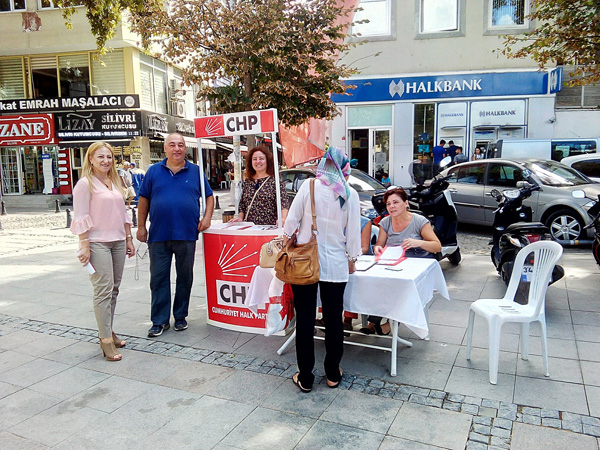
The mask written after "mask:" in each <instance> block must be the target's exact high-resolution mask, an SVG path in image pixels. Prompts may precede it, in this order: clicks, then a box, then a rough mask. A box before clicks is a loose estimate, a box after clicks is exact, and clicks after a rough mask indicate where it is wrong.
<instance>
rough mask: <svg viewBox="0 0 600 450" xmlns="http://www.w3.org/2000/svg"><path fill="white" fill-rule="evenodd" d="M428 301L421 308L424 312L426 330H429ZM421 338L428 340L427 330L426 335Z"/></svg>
mask: <svg viewBox="0 0 600 450" xmlns="http://www.w3.org/2000/svg"><path fill="white" fill-rule="evenodd" d="M430 303H431V302H430ZM430 303H427V304H426V305H425V308H423V311H424V312H425V323H426V324H427V329H428V330H429V304H430ZM423 339H424V340H426V341H428V340H429V332H428V333H427V336H425V337H424V338H423Z"/></svg>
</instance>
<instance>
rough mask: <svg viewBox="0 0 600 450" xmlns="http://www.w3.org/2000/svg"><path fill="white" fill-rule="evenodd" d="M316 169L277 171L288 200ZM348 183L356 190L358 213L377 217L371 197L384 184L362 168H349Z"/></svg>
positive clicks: (313, 174)
mask: <svg viewBox="0 0 600 450" xmlns="http://www.w3.org/2000/svg"><path fill="white" fill-rule="evenodd" d="M316 170H317V166H307V167H298V168H294V169H285V170H282V171H281V172H280V173H279V176H280V177H281V179H282V180H283V181H284V182H285V190H286V192H287V194H288V197H289V198H290V201H292V200H293V199H294V197H295V196H296V192H298V189H300V186H301V185H302V183H304V182H305V181H306V180H308V179H309V178H313V177H314V176H315V173H316ZM348 184H349V185H350V186H352V187H353V188H354V189H355V190H356V192H358V197H359V199H360V213H361V214H362V215H363V216H365V217H368V218H369V219H374V218H375V217H377V215H378V214H377V211H375V209H374V208H373V204H372V203H371V198H372V197H373V195H375V194H377V193H380V192H383V191H385V186H384V185H383V184H381V183H380V182H379V181H377V180H376V179H375V178H372V177H370V176H369V175H367V174H366V173H364V172H363V171H362V170H358V169H350V176H349V177H348Z"/></svg>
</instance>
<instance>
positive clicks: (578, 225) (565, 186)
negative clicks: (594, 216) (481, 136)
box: [442, 158, 600, 241]
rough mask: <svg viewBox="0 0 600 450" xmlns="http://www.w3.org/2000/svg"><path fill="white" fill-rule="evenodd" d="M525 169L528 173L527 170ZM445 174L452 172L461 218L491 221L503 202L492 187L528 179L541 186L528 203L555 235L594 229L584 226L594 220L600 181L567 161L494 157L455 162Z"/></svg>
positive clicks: (566, 237)
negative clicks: (595, 202)
mask: <svg viewBox="0 0 600 450" xmlns="http://www.w3.org/2000/svg"><path fill="white" fill-rule="evenodd" d="M526 169H527V170H528V171H529V173H530V175H529V176H528V177H524V176H523V175H524V171H525V170H526ZM525 174H527V172H525ZM442 175H450V178H449V179H448V181H449V183H450V187H449V188H448V190H449V191H450V193H451V195H452V200H453V201H454V204H455V205H456V210H457V212H458V220H459V222H464V223H472V224H480V225H489V226H491V225H492V223H493V221H494V210H496V208H497V207H498V204H497V202H496V200H494V198H493V197H492V196H491V195H490V192H491V190H492V189H498V190H500V191H502V190H506V189H514V188H516V187H517V183H518V182H519V181H527V182H529V183H532V184H535V185H539V186H540V187H541V188H542V189H541V190H539V191H535V192H534V193H533V194H532V195H531V197H530V198H528V199H527V200H525V202H524V203H525V204H526V205H528V206H531V207H532V208H533V220H534V221H539V222H542V223H544V224H545V225H546V226H547V227H548V228H549V229H550V232H551V233H552V236H553V238H554V239H556V240H559V241H574V240H577V239H585V238H586V237H587V236H589V237H590V238H591V237H592V234H593V233H592V231H591V230H590V231H589V233H587V234H586V230H584V229H583V227H584V226H585V225H587V224H588V223H589V222H590V217H589V216H588V214H587V210H588V209H589V208H590V207H591V206H592V205H593V204H594V200H595V199H597V198H598V194H600V184H597V183H593V182H592V181H591V180H590V179H589V178H587V177H586V176H585V175H582V174H581V173H579V172H577V171H576V170H574V169H571V168H570V167H567V166H565V165H564V164H561V163H558V162H556V161H550V160H544V159H540V160H524V161H512V160H507V159H498V158H491V159H484V160H479V161H471V162H467V163H463V164H458V165H455V166H453V167H450V168H448V169H446V170H444V171H442ZM582 191H583V192H582ZM574 193H575V195H573V194H574ZM583 193H585V196H584V195H583ZM577 197H580V198H577ZM592 199H594V200H592Z"/></svg>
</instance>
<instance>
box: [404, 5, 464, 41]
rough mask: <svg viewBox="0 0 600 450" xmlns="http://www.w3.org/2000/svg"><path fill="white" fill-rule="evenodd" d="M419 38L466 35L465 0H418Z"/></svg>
mask: <svg viewBox="0 0 600 450" xmlns="http://www.w3.org/2000/svg"><path fill="white" fill-rule="evenodd" d="M416 1H417V8H418V11H419V14H418V16H417V18H418V21H419V23H418V28H417V30H418V32H417V38H438V37H453V36H464V28H465V1H464V0H416Z"/></svg>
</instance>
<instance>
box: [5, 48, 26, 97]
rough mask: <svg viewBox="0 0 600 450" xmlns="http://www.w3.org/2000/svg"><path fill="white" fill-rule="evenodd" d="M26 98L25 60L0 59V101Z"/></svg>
mask: <svg viewBox="0 0 600 450" xmlns="http://www.w3.org/2000/svg"><path fill="white" fill-rule="evenodd" d="M17 98H25V86H24V83H23V59H22V58H4V59H2V58H0V100H12V99H17Z"/></svg>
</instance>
